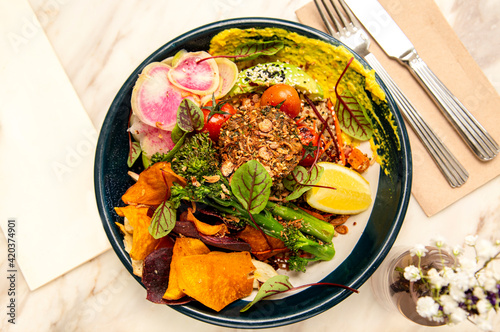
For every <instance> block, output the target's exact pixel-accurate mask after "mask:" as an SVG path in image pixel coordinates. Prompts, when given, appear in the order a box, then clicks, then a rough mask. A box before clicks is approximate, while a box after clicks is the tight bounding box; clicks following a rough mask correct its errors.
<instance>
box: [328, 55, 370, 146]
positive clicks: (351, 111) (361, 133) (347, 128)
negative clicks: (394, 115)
mask: <svg viewBox="0 0 500 332" xmlns="http://www.w3.org/2000/svg"><path fill="white" fill-rule="evenodd" d="M352 60H353V58H351V59H350V60H349V62H348V63H347V66H346V67H345V68H344V71H343V72H342V74H341V75H340V77H339V79H338V80H337V83H336V84H335V95H336V96H337V102H336V104H335V113H336V114H337V119H338V120H339V125H340V127H341V128H342V131H344V132H345V133H346V134H347V135H349V136H351V137H354V138H356V139H359V140H361V141H366V140H369V139H370V138H371V137H372V135H373V127H372V124H371V122H370V120H369V119H368V117H367V116H366V110H365V108H364V107H363V105H361V104H360V103H359V102H358V100H357V99H356V98H355V97H354V96H353V94H352V93H351V92H350V91H349V89H347V88H345V89H344V91H342V94H340V93H339V92H338V86H339V83H340V81H341V80H342V77H343V76H344V74H345V73H346V71H347V69H348V68H349V65H350V64H351V62H352Z"/></svg>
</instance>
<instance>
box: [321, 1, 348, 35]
mask: <svg viewBox="0 0 500 332" xmlns="http://www.w3.org/2000/svg"><path fill="white" fill-rule="evenodd" d="M330 3H331V4H332V7H333V9H335V12H336V13H337V16H338V17H339V18H340V20H341V21H342V23H343V24H344V27H345V28H346V29H348V27H349V23H350V22H349V21H348V20H347V18H346V17H345V16H344V14H343V13H342V10H340V7H339V5H338V4H337V3H336V1H335V0H330ZM325 7H326V6H325ZM342 7H344V6H342ZM344 9H345V8H344Z"/></svg>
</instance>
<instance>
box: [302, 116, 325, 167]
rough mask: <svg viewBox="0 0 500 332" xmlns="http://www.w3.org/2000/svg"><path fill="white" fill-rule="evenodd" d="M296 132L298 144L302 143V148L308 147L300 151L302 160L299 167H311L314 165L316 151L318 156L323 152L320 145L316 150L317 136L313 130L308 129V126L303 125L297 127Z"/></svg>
mask: <svg viewBox="0 0 500 332" xmlns="http://www.w3.org/2000/svg"><path fill="white" fill-rule="evenodd" d="M298 130H299V136H300V142H301V143H302V145H303V146H306V147H308V148H304V150H302V159H301V160H300V162H299V165H301V166H311V165H312V164H313V163H314V160H315V159H316V155H317V154H318V150H319V153H320V156H321V155H322V154H323V152H324V150H323V149H322V148H321V145H320V148H319V149H318V137H319V134H318V133H317V132H316V131H315V130H314V129H312V128H309V127H308V126H305V125H299V126H298ZM307 150H312V151H310V152H308V151H307Z"/></svg>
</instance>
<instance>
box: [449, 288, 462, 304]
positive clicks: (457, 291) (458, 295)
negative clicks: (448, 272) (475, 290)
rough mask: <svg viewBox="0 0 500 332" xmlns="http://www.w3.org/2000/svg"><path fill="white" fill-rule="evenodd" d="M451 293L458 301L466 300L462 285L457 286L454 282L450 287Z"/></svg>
mask: <svg viewBox="0 0 500 332" xmlns="http://www.w3.org/2000/svg"><path fill="white" fill-rule="evenodd" d="M449 294H450V296H451V297H452V298H453V299H454V300H455V301H457V302H463V301H464V300H465V292H464V290H463V289H461V288H460V287H457V286H456V285H454V284H452V285H451V286H450V287H449Z"/></svg>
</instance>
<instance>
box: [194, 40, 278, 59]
mask: <svg viewBox="0 0 500 332" xmlns="http://www.w3.org/2000/svg"><path fill="white" fill-rule="evenodd" d="M284 45H285V44H284V43H283V42H282V41H278V40H270V41H265V42H250V43H245V44H241V45H239V46H238V47H236V49H235V51H234V53H235V54H233V55H216V56H212V57H207V58H203V59H200V60H198V62H201V61H206V60H208V59H215V58H232V59H235V60H253V59H255V58H257V57H258V56H260V55H273V54H276V53H278V51H280V50H281V49H282V48H283V47H284Z"/></svg>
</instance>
